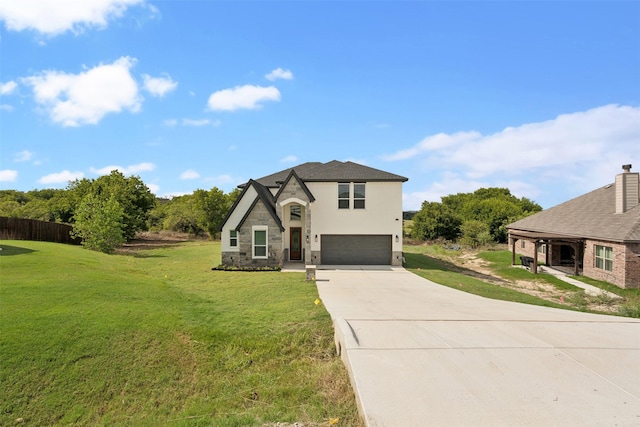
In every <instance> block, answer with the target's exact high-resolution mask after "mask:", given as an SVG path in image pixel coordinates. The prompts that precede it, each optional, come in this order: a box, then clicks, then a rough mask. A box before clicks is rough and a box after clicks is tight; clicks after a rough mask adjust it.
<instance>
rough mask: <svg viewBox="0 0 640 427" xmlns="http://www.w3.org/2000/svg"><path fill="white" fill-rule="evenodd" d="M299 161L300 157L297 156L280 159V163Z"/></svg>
mask: <svg viewBox="0 0 640 427" xmlns="http://www.w3.org/2000/svg"><path fill="white" fill-rule="evenodd" d="M297 161H298V157H296V156H293V155H292V156H286V157H283V158H282V159H280V163H295V162H297Z"/></svg>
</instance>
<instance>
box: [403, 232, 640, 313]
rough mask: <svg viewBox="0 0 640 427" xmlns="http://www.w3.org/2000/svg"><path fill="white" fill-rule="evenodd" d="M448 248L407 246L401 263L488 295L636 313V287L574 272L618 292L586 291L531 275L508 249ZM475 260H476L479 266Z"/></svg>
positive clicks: (639, 306) (639, 297)
mask: <svg viewBox="0 0 640 427" xmlns="http://www.w3.org/2000/svg"><path fill="white" fill-rule="evenodd" d="M495 249H496V248H490V249H489V250H482V251H479V252H477V251H467V250H464V249H463V250H460V251H454V250H447V249H445V248H444V246H443V245H438V244H431V245H407V246H405V247H404V255H405V258H406V260H407V263H406V267H407V268H408V269H410V270H411V271H413V272H414V273H416V274H418V275H420V276H422V277H424V278H426V279H429V280H431V281H433V282H436V283H439V284H441V285H444V286H448V287H451V288H456V289H459V290H462V291H465V292H469V293H473V294H476V295H480V296H483V297H487V298H493V299H501V300H505V301H514V302H522V303H526V304H533V305H542V306H548V307H556V308H562V309H566V310H578V311H589V312H593V313H602V314H611V315H619V316H626V317H636V318H638V317H640V290H638V289H621V288H619V287H617V286H615V285H612V284H609V283H605V282H598V281H596V280H592V279H589V278H586V277H584V276H579V277H574V278H575V279H578V280H581V281H583V282H585V283H588V284H591V285H593V286H596V287H599V288H600V289H603V290H606V291H609V292H612V293H614V294H617V295H618V296H620V297H621V298H618V299H614V298H610V297H608V296H605V295H599V296H590V295H587V294H586V293H585V292H584V290H583V289H581V288H578V287H576V286H574V285H571V284H569V283H566V282H564V281H562V280H560V279H558V278H556V277H554V276H552V275H549V274H533V273H531V272H530V271H528V270H525V269H522V268H514V267H513V266H512V265H511V252H510V251H508V250H499V249H498V250H495ZM476 261H481V262H482V264H481V265H480V266H479V265H478V263H477V262H476Z"/></svg>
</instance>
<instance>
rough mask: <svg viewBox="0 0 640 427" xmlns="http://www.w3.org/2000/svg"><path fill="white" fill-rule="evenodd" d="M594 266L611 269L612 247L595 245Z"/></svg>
mask: <svg viewBox="0 0 640 427" xmlns="http://www.w3.org/2000/svg"><path fill="white" fill-rule="evenodd" d="M596 268H599V269H601V270H606V271H613V248H612V247H610V246H599V245H596Z"/></svg>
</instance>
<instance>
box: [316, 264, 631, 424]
mask: <svg viewBox="0 0 640 427" xmlns="http://www.w3.org/2000/svg"><path fill="white" fill-rule="evenodd" d="M317 287H318V291H319V293H320V298H321V300H322V302H323V303H324V305H325V307H326V308H327V310H328V311H329V313H330V314H331V316H332V318H333V320H334V324H335V329H336V339H337V345H338V346H339V348H340V351H341V356H342V358H343V360H344V362H345V364H346V365H347V368H348V370H349V373H350V375H351V381H352V384H353V387H354V389H355V391H356V396H357V399H358V405H359V407H360V410H361V413H362V414H363V417H364V418H365V422H366V425H367V426H375V427H380V426H639V425H640V321H638V320H634V319H628V318H621V317H614V316H601V315H593V314H585V313H576V312H571V311H566V310H557V309H551V308H545V307H537V306H529V305H525V304H517V303H509V302H504V301H495V300H490V299H485V298H482V297H478V296H475V295H471V294H467V293H465V292H460V291H457V290H454V289H449V288H446V287H444V286H440V285H437V284H434V283H432V282H430V281H428V280H425V279H422V278H420V277H418V276H416V275H414V274H412V273H410V272H408V271H405V270H404V269H401V268H400V269H398V268H388V269H386V270H380V271H376V270H349V269H344V270H319V271H318V272H317Z"/></svg>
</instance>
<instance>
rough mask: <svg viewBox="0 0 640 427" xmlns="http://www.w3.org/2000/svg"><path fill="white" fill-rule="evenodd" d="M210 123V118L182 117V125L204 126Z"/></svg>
mask: <svg viewBox="0 0 640 427" xmlns="http://www.w3.org/2000/svg"><path fill="white" fill-rule="evenodd" d="M208 124H211V120H209V119H182V125H183V126H195V127H198V126H206V125H208Z"/></svg>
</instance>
